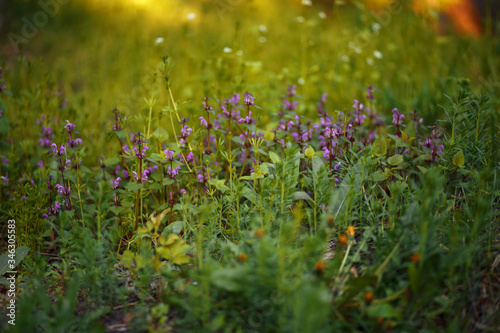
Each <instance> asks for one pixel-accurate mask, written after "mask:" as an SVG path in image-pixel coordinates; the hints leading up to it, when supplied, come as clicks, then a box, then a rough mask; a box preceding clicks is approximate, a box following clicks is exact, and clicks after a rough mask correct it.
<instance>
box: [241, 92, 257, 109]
mask: <svg viewBox="0 0 500 333" xmlns="http://www.w3.org/2000/svg"><path fill="white" fill-rule="evenodd" d="M255 98H256V97H253V95H252V94H250V93H248V92H245V93H244V94H243V102H244V103H245V105H247V106H251V105H255V104H254V103H255Z"/></svg>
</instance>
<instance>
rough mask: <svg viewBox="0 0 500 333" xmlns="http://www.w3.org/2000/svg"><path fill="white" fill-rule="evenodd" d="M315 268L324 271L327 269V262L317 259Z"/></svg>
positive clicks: (317, 270)
mask: <svg viewBox="0 0 500 333" xmlns="http://www.w3.org/2000/svg"><path fill="white" fill-rule="evenodd" d="M314 269H315V270H316V272H318V273H321V272H323V270H324V269H325V263H324V262H323V260H318V261H316V264H315V265H314Z"/></svg>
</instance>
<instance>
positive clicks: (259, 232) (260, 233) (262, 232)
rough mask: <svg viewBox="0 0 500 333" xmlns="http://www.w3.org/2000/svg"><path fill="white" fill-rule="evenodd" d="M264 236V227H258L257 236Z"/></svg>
mask: <svg viewBox="0 0 500 333" xmlns="http://www.w3.org/2000/svg"><path fill="white" fill-rule="evenodd" d="M262 236H264V229H261V228H259V229H257V237H259V238H262Z"/></svg>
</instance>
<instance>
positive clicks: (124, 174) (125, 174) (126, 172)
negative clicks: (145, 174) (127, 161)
mask: <svg viewBox="0 0 500 333" xmlns="http://www.w3.org/2000/svg"><path fill="white" fill-rule="evenodd" d="M122 175H123V178H128V171H127V170H122Z"/></svg>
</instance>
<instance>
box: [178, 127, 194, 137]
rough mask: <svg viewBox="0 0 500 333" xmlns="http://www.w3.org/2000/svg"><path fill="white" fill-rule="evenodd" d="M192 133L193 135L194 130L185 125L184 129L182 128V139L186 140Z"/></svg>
mask: <svg viewBox="0 0 500 333" xmlns="http://www.w3.org/2000/svg"><path fill="white" fill-rule="evenodd" d="M191 133H193V129H192V128H191V127H189V126H188V125H184V127H183V128H181V134H182V138H183V139H185V138H187V137H188V136H190V135H191Z"/></svg>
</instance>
